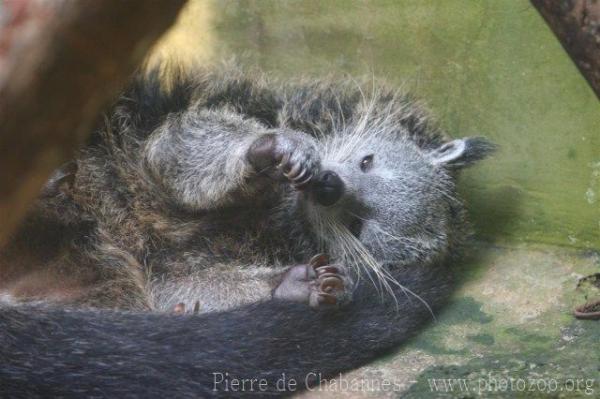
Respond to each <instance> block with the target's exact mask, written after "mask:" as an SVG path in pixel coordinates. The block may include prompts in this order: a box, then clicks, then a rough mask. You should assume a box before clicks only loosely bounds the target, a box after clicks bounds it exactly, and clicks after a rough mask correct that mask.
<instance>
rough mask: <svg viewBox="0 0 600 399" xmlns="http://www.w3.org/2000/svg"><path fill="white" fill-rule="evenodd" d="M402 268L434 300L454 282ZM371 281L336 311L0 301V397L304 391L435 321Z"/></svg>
mask: <svg viewBox="0 0 600 399" xmlns="http://www.w3.org/2000/svg"><path fill="white" fill-rule="evenodd" d="M399 273H400V272H399ZM400 275H402V279H400V281H401V282H402V283H403V284H404V285H405V286H407V287H408V288H410V290H412V291H414V292H416V293H418V294H419V295H420V296H421V297H422V298H424V299H425V300H426V301H427V302H428V303H429V304H430V305H431V306H432V307H433V308H434V309H435V308H437V307H438V305H439V304H441V303H442V302H443V301H444V300H445V299H446V298H447V294H448V292H449V291H450V284H449V280H448V278H449V275H450V273H449V270H448V269H447V268H445V267H436V268H433V267H431V268H420V267H419V268H417V267H415V268H412V269H408V268H407V269H405V270H402V271H401V274H400ZM367 281H368V279H365V284H364V286H361V287H359V288H358V291H357V292H356V296H355V298H356V299H355V301H354V303H353V304H352V305H349V306H348V307H347V308H345V309H342V310H336V311H331V312H315V311H312V310H310V309H308V307H307V306H304V305H299V304H295V303H288V302H279V301H275V300H272V301H267V302H262V303H256V304H253V305H250V306H245V307H242V308H239V309H236V310H232V311H228V312H223V313H212V314H206V315H197V316H194V315H189V316H178V315H165V314H153V313H122V312H109V311H90V310H66V309H57V308H51V307H46V306H42V305H19V306H2V307H0V396H2V397H27V398H31V397H36V396H40V397H41V396H43V397H49V396H62V397H75V396H77V397H81V396H95V397H98V396H100V397H144V398H145V397H165V396H168V397H202V398H204V397H213V396H222V397H245V396H251V395H266V394H270V395H274V396H283V395H286V394H289V393H290V392H294V391H299V390H302V389H306V388H307V386H308V387H310V386H311V385H314V384H317V383H318V380H319V377H320V376H322V377H327V376H330V375H333V374H335V373H338V372H340V371H344V370H347V369H351V368H355V367H358V366H361V365H363V364H365V363H366V362H368V361H369V360H371V359H373V358H374V357H376V356H377V355H379V354H381V353H383V352H384V351H387V350H389V349H391V348H393V347H395V346H396V345H398V344H399V343H401V342H403V341H405V340H406V339H407V338H408V337H410V336H411V335H412V334H414V332H416V331H417V330H418V328H419V327H420V326H421V325H422V324H423V323H424V322H426V321H428V320H431V319H432V316H431V314H430V313H429V310H427V309H426V308H425V306H423V304H422V303H421V302H420V301H419V300H416V299H414V298H412V299H411V298H409V297H407V296H405V295H404V293H403V292H402V291H401V290H399V291H398V292H397V293H396V294H397V296H398V302H399V303H398V306H396V304H395V303H394V302H393V301H391V300H390V301H386V302H385V303H383V302H382V301H381V300H380V296H379V294H378V293H377V292H376V291H375V290H374V289H373V287H372V285H371V283H370V282H368V283H367ZM234 379H237V381H234ZM292 381H295V382H296V383H295V384H294V383H293V382H292Z"/></svg>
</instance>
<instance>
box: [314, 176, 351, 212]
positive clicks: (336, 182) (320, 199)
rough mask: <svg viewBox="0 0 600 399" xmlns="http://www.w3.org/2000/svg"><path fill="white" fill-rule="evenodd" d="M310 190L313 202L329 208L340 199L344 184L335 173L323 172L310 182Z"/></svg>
mask: <svg viewBox="0 0 600 399" xmlns="http://www.w3.org/2000/svg"><path fill="white" fill-rule="evenodd" d="M310 189H311V193H312V196H313V198H314V200H315V202H317V203H318V204H320V205H323V206H329V205H333V204H335V203H336V202H338V201H339V200H340V198H342V195H343V194H344V182H343V181H342V179H341V178H340V176H338V174H337V173H335V172H332V171H330V170H324V171H322V172H321V173H319V174H318V175H317V177H316V178H315V179H314V180H313V181H312V184H311V188H310Z"/></svg>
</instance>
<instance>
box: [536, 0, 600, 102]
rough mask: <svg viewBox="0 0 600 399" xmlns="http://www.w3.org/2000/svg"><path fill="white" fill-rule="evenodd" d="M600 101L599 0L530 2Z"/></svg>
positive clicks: (542, 0)
mask: <svg viewBox="0 0 600 399" xmlns="http://www.w3.org/2000/svg"><path fill="white" fill-rule="evenodd" d="M531 3H532V4H533V6H534V7H535V8H536V9H537V10H538V11H539V13H540V14H541V15H542V17H543V18H544V19H545V20H546V23H548V25H549V26H550V28H551V29H552V31H553V32H554V34H555V35H556V37H558V39H559V40H560V43H561V44H562V46H563V48H564V49H565V50H566V51H567V53H569V56H570V57H571V59H572V60H573V62H575V64H576V65H577V67H578V68H579V70H580V71H581V73H582V74H583V76H584V77H585V79H586V80H587V81H588V83H589V84H590V86H591V87H592V89H593V90H594V92H595V93H596V96H597V97H598V99H600V0H531Z"/></svg>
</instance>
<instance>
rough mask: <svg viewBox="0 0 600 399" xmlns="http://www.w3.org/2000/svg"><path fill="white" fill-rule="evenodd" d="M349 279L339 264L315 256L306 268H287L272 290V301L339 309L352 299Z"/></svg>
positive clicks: (302, 266)
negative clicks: (278, 300) (275, 299)
mask: <svg viewBox="0 0 600 399" xmlns="http://www.w3.org/2000/svg"><path fill="white" fill-rule="evenodd" d="M351 288H352V280H351V279H350V277H349V276H348V274H347V273H346V270H345V268H344V267H343V266H341V265H330V264H329V261H328V258H327V256H325V255H316V256H314V257H313V258H312V259H311V260H310V262H309V263H308V264H306V265H298V266H294V267H292V268H290V269H289V270H288V271H287V272H286V273H285V274H284V276H283V279H282V280H281V282H280V283H279V285H278V286H277V287H276V288H275V289H274V290H273V298H277V299H284V300H288V301H294V302H302V303H306V304H308V305H309V306H310V307H311V308H313V309H323V308H330V307H339V306H343V305H344V304H346V303H348V302H349V301H350V300H351V297H352V289H351Z"/></svg>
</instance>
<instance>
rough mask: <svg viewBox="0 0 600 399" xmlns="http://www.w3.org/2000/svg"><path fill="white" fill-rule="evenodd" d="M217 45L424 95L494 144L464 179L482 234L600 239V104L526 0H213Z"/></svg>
mask: <svg viewBox="0 0 600 399" xmlns="http://www.w3.org/2000/svg"><path fill="white" fill-rule="evenodd" d="M210 8H211V10H212V12H211V13H212V17H211V26H210V31H211V32H212V36H213V44H212V45H213V47H214V52H215V57H217V58H221V57H231V56H235V57H236V58H237V59H238V60H241V61H242V62H243V63H248V64H251V65H259V66H260V67H261V68H262V69H264V70H266V71H269V72H271V73H272V74H274V75H276V76H280V77H286V76H297V75H301V74H304V75H306V74H308V75H323V74H327V73H330V72H332V71H334V72H349V73H351V74H353V75H362V74H366V75H371V74H374V75H375V76H377V77H383V78H385V79H386V80H388V81H390V82H393V83H395V84H399V85H400V84H401V85H404V86H405V87H406V88H408V89H410V90H413V91H415V92H416V94H417V95H418V96H419V97H421V98H422V99H423V100H424V101H425V102H426V103H427V104H428V106H429V108H430V109H431V110H432V113H433V115H434V116H435V117H436V118H437V119H438V120H439V122H440V124H441V125H442V126H443V127H444V128H445V129H446V130H447V131H448V133H449V134H450V135H452V136H456V137H458V136H467V135H484V136H487V137H489V138H491V139H492V140H493V141H495V142H496V143H498V144H499V145H500V146H501V151H500V152H499V153H498V154H497V156H496V157H495V158H494V159H493V160H491V161H489V162H486V163H485V164H484V165H482V166H480V167H477V168H476V169H473V170H469V171H468V172H467V173H466V176H465V177H466V178H465V179H463V187H462V190H463V192H464V195H465V197H466V198H467V200H468V202H469V203H470V208H471V213H472V215H473V219H474V222H475V225H476V229H477V232H478V234H479V236H480V237H482V238H484V239H487V240H493V241H512V242H514V241H527V242H529V241H535V242H545V243H552V244H558V245H567V246H575V247H581V248H600V103H599V102H598V100H597V99H596V98H595V96H594V94H593V92H592V91H591V89H590V88H589V87H588V86H587V84H586V82H585V80H584V79H583V78H582V77H581V76H580V75H579V73H578V71H577V69H576V67H575V66H574V65H573V63H572V62H571V61H570V59H569V58H568V56H567V55H566V54H565V53H564V52H563V50H562V48H561V47H560V44H559V43H558V41H557V40H556V39H555V38H554V36H553V35H552V33H551V32H550V31H549V29H548V28H547V27H546V25H545V24H544V22H543V20H542V19H541V18H540V17H539V16H538V14H537V13H536V11H535V10H534V9H533V8H532V7H531V6H530V5H529V3H528V2H527V1H521V0H496V1H491V0H490V1H475V0H471V1H469V0H443V1H442V0H418V1H416V0H411V1H369V2H367V1H245V2H233V1H217V0H213V1H212V2H211V3H210Z"/></svg>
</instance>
